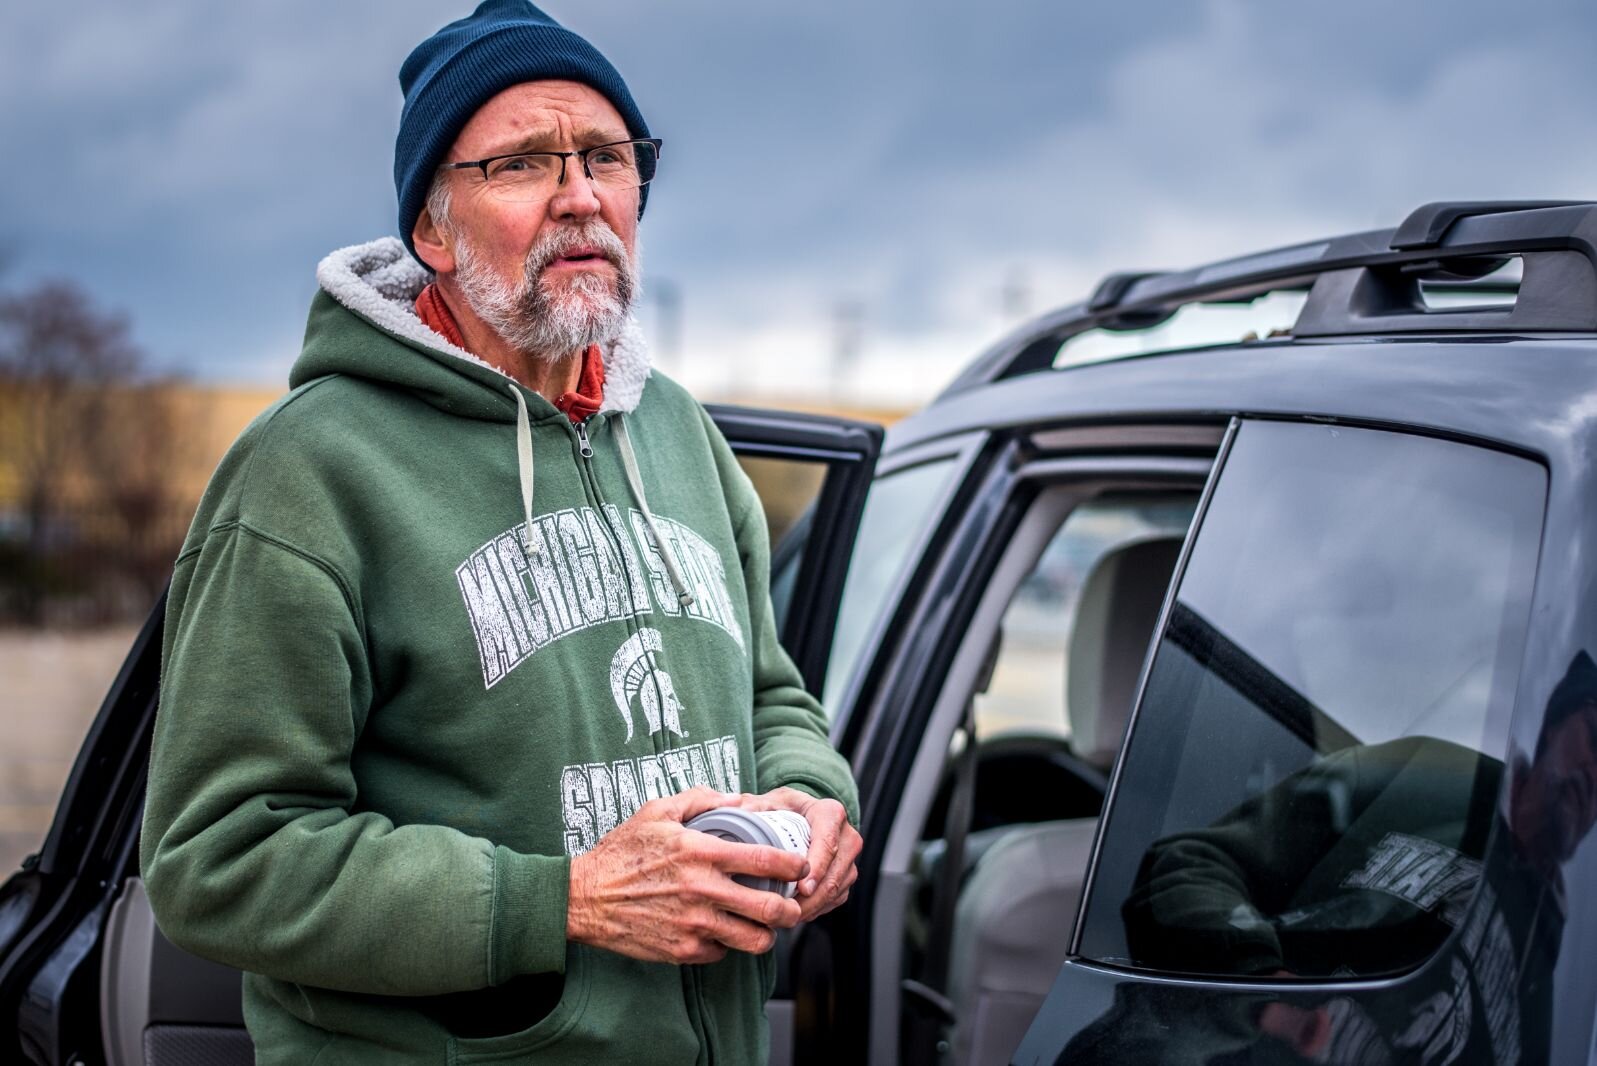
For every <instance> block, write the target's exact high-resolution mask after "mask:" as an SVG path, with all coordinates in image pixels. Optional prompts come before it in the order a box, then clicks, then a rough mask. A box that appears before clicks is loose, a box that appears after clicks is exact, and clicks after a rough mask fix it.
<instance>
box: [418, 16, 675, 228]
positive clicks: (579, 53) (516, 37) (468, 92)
mask: <svg viewBox="0 0 1597 1066" xmlns="http://www.w3.org/2000/svg"><path fill="white" fill-rule="evenodd" d="M550 78H561V79H566V80H569V81H578V82H582V83H583V84H584V85H588V86H591V87H593V88H594V89H596V90H598V91H599V92H600V93H603V94H604V96H605V97H606V98H607V99H609V101H610V103H612V104H614V105H615V109H616V110H617V111H619V112H621V117H622V119H623V120H625V122H626V124H627V132H628V133H629V134H630V135H631V136H633V137H647V136H648V135H649V127H648V125H647V124H646V123H645V122H644V121H643V115H642V114H640V113H639V111H638V105H637V104H635V103H633V102H632V94H631V93H629V92H628V91H627V84H626V82H624V81H622V80H621V75H620V74H619V73H617V72H616V69H615V67H612V66H611V65H610V61H609V60H607V59H605V57H604V56H602V55H600V54H599V50H598V49H596V48H594V47H593V45H591V44H589V43H588V42H587V41H585V40H583V39H582V38H581V37H579V36H577V35H576V34H575V33H572V32H571V31H570V30H568V29H566V28H565V27H564V26H562V25H560V24H559V23H558V22H556V21H555V20H554V19H552V18H550V17H549V16H548V15H546V14H544V13H543V12H542V11H539V10H538V9H537V8H536V7H534V6H533V5H532V4H530V3H528V2H527V0H483V2H482V3H481V4H479V5H478V6H477V10H476V11H473V12H472V13H471V14H470V15H469V16H467V17H466V18H463V19H460V20H458V21H456V22H451V23H450V24H449V25H447V26H445V27H444V28H443V29H441V30H439V31H438V32H437V33H435V34H433V35H432V36H431V37H429V38H427V39H426V40H425V41H423V42H421V44H419V45H417V46H416V50H415V51H414V52H411V53H410V57H409V58H407V59H406V60H405V65H404V66H402V67H400V68H399V87H400V88H401V89H402V90H403V91H404V93H405V109H404V111H403V112H402V113H401V114H400V116H399V136H398V137H397V138H395V140H394V190H395V191H396V192H397V193H398V194H399V239H400V240H402V241H404V242H405V247H406V248H409V249H410V254H411V255H415V254H416V248H415V246H414V245H413V244H411V241H410V233H411V230H413V229H415V228H416V219H417V218H418V217H419V216H420V215H421V211H422V208H423V207H424V206H425V205H426V202H427V191H428V190H429V189H430V188H431V187H432V180H433V173H434V172H435V171H436V170H437V169H438V164H439V163H441V162H443V159H444V156H445V155H446V154H447V153H448V151H449V149H450V146H451V145H453V144H454V143H455V138H456V137H457V136H459V134H460V130H461V128H462V127H463V126H465V125H466V123H467V122H468V121H469V120H470V119H471V116H472V115H474V114H476V113H477V109H478V108H480V107H481V106H482V105H483V104H485V103H487V102H488V101H489V100H490V99H492V98H493V97H494V96H496V95H497V94H498V93H500V92H502V91H503V90H505V89H508V88H510V86H512V85H519V84H521V83H522V82H524V81H540V80H543V79H550ZM648 196H649V187H648V186H647V185H645V186H644V187H643V188H642V189H641V190H640V198H639V201H638V216H639V217H640V218H641V217H642V216H643V205H644V203H645V202H647V200H648Z"/></svg>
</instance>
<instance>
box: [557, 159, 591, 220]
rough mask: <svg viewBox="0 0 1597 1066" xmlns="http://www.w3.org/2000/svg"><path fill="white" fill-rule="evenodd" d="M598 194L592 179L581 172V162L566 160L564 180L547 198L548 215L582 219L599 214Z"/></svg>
mask: <svg viewBox="0 0 1597 1066" xmlns="http://www.w3.org/2000/svg"><path fill="white" fill-rule="evenodd" d="M599 206H600V205H599V192H598V189H596V188H595V187H594V183H593V179H592V178H590V177H588V175H587V174H585V173H584V172H583V169H582V161H581V160H579V159H568V160H566V170H565V175H564V180H562V181H561V183H560V184H559V185H557V186H556V187H555V192H554V195H553V196H551V197H550V198H549V213H550V214H551V215H552V216H553V217H555V218H562V219H576V220H578V221H581V220H583V219H587V218H591V217H593V216H594V215H597V214H598V213H599Z"/></svg>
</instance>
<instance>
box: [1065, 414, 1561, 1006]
mask: <svg viewBox="0 0 1597 1066" xmlns="http://www.w3.org/2000/svg"><path fill="white" fill-rule="evenodd" d="M1545 495H1546V475H1545V472H1544V470H1543V468H1542V467H1540V466H1539V465H1537V464H1535V463H1533V462H1530V461H1528V460H1525V459H1520V458H1516V457H1513V456H1509V455H1505V454H1502V453H1498V452H1494V451H1489V450H1486V449H1481V448H1475V447H1469V446H1465V445H1461V444H1456V443H1451V442H1446V441H1440V440H1434V439H1430V438H1423V437H1418V436H1410V435H1404V434H1399V433H1390V432H1382V431H1375V430H1364V429H1350V428H1345V427H1330V426H1319V425H1316V426H1310V425H1300V424H1287V423H1268V422H1261V423H1249V424H1247V425H1245V426H1243V427H1242V429H1241V430H1240V431H1239V433H1238V434H1237V437H1236V440H1235V444H1234V446H1233V448H1232V450H1231V453H1230V455H1229V457H1228V458H1227V460H1226V465H1225V469H1224V471H1223V472H1222V474H1221V476H1220V479H1219V481H1218V483H1217V486H1216V489H1215V492H1214V496H1213V499H1212V502H1211V505H1210V507H1209V508H1208V511H1207V513H1206V515H1205V517H1204V519H1203V522H1202V526H1201V528H1200V530H1199V533H1198V536H1197V539H1196V541H1195V542H1194V546H1193V550H1192V555H1191V560H1190V562H1189V564H1188V566H1187V569H1186V572H1185V574H1184V575H1183V577H1182V579H1181V584H1180V586H1179V588H1178V591H1177V598H1176V600H1175V603H1174V605H1173V607H1172V611H1171V614H1170V617H1169V619H1168V623H1167V625H1166V628H1165V630H1164V632H1163V634H1162V635H1161V639H1160V643H1159V645H1158V649H1157V653H1156V656H1155V659H1154V663H1153V666H1152V669H1151V671H1150V674H1149V679H1148V682H1147V688H1146V692H1145V694H1144V696H1143V699H1142V703H1141V706H1140V707H1139V709H1138V711H1137V718H1136V720H1135V724H1134V727H1133V732H1132V736H1131V738H1130V741H1129V745H1128V748H1127V754H1126V758H1125V762H1124V765H1123V767H1122V770H1121V780H1120V782H1119V784H1118V785H1117V790H1116V793H1115V798H1114V800H1113V804H1114V805H1113V809H1112V810H1111V811H1110V813H1109V815H1108V818H1109V821H1108V828H1107V830H1106V833H1105V838H1104V844H1103V849H1102V853H1101V855H1100V858H1099V866H1098V871H1097V874H1096V877H1095V882H1094V886H1093V889H1092V895H1091V898H1090V900H1089V903H1088V910H1087V917H1086V921H1085V924H1084V926H1083V936H1082V943H1081V950H1082V953H1083V954H1085V955H1087V956H1089V957H1092V958H1096V959H1100V960H1103V961H1108V962H1114V963H1120V964H1130V965H1133V966H1139V967H1147V968H1152V969H1158V970H1164V971H1174V972H1183V973H1197V974H1227V975H1247V976H1255V977H1258V976H1268V975H1272V974H1293V975H1303V976H1322V977H1323V976H1333V975H1335V976H1364V975H1374V974H1385V973H1393V972H1398V971H1401V970H1404V969H1407V968H1410V967H1412V966H1415V965H1417V964H1418V963H1420V962H1422V961H1423V960H1424V959H1425V958H1427V957H1428V956H1429V955H1430V954H1431V953H1432V952H1433V951H1435V950H1436V948H1437V947H1438V946H1439V945H1440V944H1441V943H1442V942H1443V941H1444V940H1445V939H1446V938H1447V936H1448V934H1449V933H1450V932H1451V931H1452V929H1453V928H1454V927H1455V926H1456V925H1457V924H1458V922H1459V920H1460V917H1461V915H1462V914H1463V913H1464V910H1465V908H1466V907H1467V906H1468V903H1469V901H1470V899H1471V898H1472V895H1473V892H1474V891H1475V889H1476V887H1477V883H1478V882H1479V880H1480V877H1481V871H1482V864H1483V860H1484V857H1485V853H1486V848H1487V843H1488V840H1489V839H1495V838H1496V836H1498V835H1499V834H1493V832H1492V828H1493V822H1494V812H1495V809H1496V797H1497V794H1498V789H1499V785H1500V783H1501V780H1502V777H1503V761H1502V760H1503V758H1504V749H1505V746H1506V729H1507V722H1508V717H1509V712H1510V709H1511V704H1512V701H1513V693H1514V688H1515V684H1516V680H1517V676H1518V670H1519V658H1520V655H1521V652H1522V650H1523V644H1524V634H1525V627H1526V620H1527V615H1528V611H1529V600H1530V591H1531V586H1532V581H1533V578H1534V574H1535V563H1536V550H1537V543H1538V540H1539V536H1540V529H1541V516H1542V508H1543V501H1544V498H1545Z"/></svg>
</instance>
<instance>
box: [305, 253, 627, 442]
mask: <svg viewBox="0 0 1597 1066" xmlns="http://www.w3.org/2000/svg"><path fill="white" fill-rule="evenodd" d="M431 280H432V276H431V275H430V274H429V273H428V272H427V270H426V269H425V268H423V267H422V266H421V265H420V264H419V263H417V262H416V260H415V259H413V258H411V255H410V253H409V252H407V251H406V250H405V246H404V245H403V244H401V243H400V241H399V239H398V238H397V237H381V238H379V239H377V240H375V241H369V242H367V243H366V244H353V245H350V246H349V247H347V248H340V249H338V250H337V251H336V252H333V253H331V254H330V255H328V256H327V258H325V259H323V260H322V261H321V263H320V264H319V265H318V266H317V267H316V281H317V283H318V284H319V285H320V286H321V291H320V292H319V293H317V296H316V300H315V301H314V302H313V303H312V305H311V316H310V322H309V324H308V325H307V326H306V330H305V347H304V349H303V350H302V351H301V353H300V357H299V359H298V361H296V362H295V364H294V368H293V370H291V371H290V372H289V385H290V386H291V387H293V388H298V387H299V386H300V385H302V384H304V383H305V382H307V381H311V380H314V379H316V378H319V377H324V376H326V375H328V374H350V375H353V376H355V377H361V378H367V379H370V380H373V381H380V382H384V383H386V384H390V385H395V386H398V387H400V388H403V389H407V390H409V391H412V392H416V393H418V394H420V395H421V396H423V397H424V398H426V399H427V401H428V402H429V403H431V404H432V405H433V406H435V407H439V408H441V409H443V410H446V411H449V412H450V413H452V414H458V415H464V416H466V417H470V418H482V419H487V420H489V421H495V422H508V421H511V420H513V419H514V418H515V417H516V405H515V403H514V401H513V400H512V399H511V391H510V389H509V388H507V385H508V384H509V383H510V382H511V381H512V380H513V379H512V378H510V377H509V376H508V375H507V374H504V373H503V372H501V371H500V370H498V369H497V368H495V367H493V366H490V365H489V364H488V363H486V362H484V361H483V360H481V359H479V358H478V357H477V356H475V355H473V354H472V353H470V352H468V351H466V350H465V349H464V348H461V347H459V346H457V345H454V344H451V343H449V341H447V340H445V339H444V338H443V337H442V336H440V335H439V334H437V333H435V332H433V331H432V330H431V329H429V328H428V327H427V326H426V325H425V324H423V322H422V321H421V319H420V318H418V317H417V315H416V306H415V305H416V297H418V296H419V295H421V290H422V289H423V288H425V287H426V285H427V283H428V282H429V281H431ZM339 308H342V309H343V310H347V311H349V312H352V313H353V314H355V315H356V316H357V317H359V318H360V319H362V320H363V321H365V322H366V323H367V324H368V325H370V326H372V327H374V328H376V329H378V330H381V331H382V332H383V333H386V334H387V335H388V336H390V337H392V338H394V339H395V340H397V341H399V342H400V343H402V344H404V345H406V346H407V347H409V348H410V349H412V350H413V351H415V352H416V353H417V354H418V356H420V358H418V359H413V360H402V359H394V358H392V355H393V354H395V353H393V352H391V351H389V350H386V349H376V348H373V346H371V345H366V344H349V343H347V341H348V337H347V335H346V334H345V332H344V330H343V328H341V327H342V326H343V325H344V324H346V323H347V318H346V317H345V316H344V315H343V314H342V313H341V312H340V311H339ZM604 369H605V393H604V405H603V406H602V407H601V408H600V409H599V410H600V413H601V414H609V413H615V412H620V413H623V414H625V413H628V412H631V411H633V410H635V409H636V408H637V406H638V402H639V401H640V400H641V399H642V398H643V387H644V385H645V384H646V383H647V382H648V379H649V371H650V362H649V350H648V345H647V344H646V343H645V341H644V338H643V330H642V329H641V328H640V327H639V326H638V323H637V321H636V320H635V319H630V318H629V319H628V321H627V325H626V329H625V330H624V331H623V332H622V334H621V337H620V338H619V339H618V340H616V341H615V342H614V343H613V344H611V345H610V346H609V347H608V348H607V349H606V350H605V353H604ZM521 391H526V390H521ZM527 396H528V397H529V403H530V405H531V408H532V410H533V411H534V415H533V417H534V418H538V417H540V416H541V415H544V414H547V413H548V412H544V411H542V410H540V408H539V403H540V402H542V403H543V404H544V406H547V407H548V408H549V411H551V412H552V411H553V410H554V406H553V405H552V404H548V403H547V401H542V398H541V397H536V394H535V393H531V392H528V393H527Z"/></svg>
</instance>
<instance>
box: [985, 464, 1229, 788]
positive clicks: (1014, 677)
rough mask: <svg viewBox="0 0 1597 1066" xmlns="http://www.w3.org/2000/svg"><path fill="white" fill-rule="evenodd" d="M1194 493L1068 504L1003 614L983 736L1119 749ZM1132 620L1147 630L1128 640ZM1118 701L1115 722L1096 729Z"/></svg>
mask: <svg viewBox="0 0 1597 1066" xmlns="http://www.w3.org/2000/svg"><path fill="white" fill-rule="evenodd" d="M1197 499H1198V497H1197V493H1195V492H1189V493H1181V494H1149V493H1110V494H1106V495H1103V496H1099V497H1096V498H1094V499H1091V500H1088V501H1087V502H1085V503H1083V504H1081V505H1080V506H1078V507H1076V508H1074V509H1073V510H1072V511H1071V512H1070V514H1069V515H1068V516H1067V517H1066V519H1065V521H1064V523H1063V524H1062V525H1061V526H1060V527H1059V530H1058V532H1057V533H1055V534H1054V536H1053V539H1052V540H1050V541H1049V543H1048V546H1047V547H1046V548H1045V549H1043V553H1042V555H1041V556H1040V557H1039V558H1038V560H1037V564H1036V566H1035V567H1033V569H1032V571H1031V573H1030V574H1029V575H1027V577H1026V579H1025V580H1024V581H1023V582H1021V584H1020V587H1019V588H1018V589H1016V591H1015V596H1014V598H1013V599H1012V600H1011V601H1010V603H1009V607H1008V608H1007V610H1006V611H1005V613H1004V620H1003V623H1002V628H1001V630H1000V637H999V646H998V655H997V657H996V660H995V663H994V667H993V672H992V678H991V680H990V681H989V682H988V684H987V688H986V691H984V692H982V693H980V694H978V695H977V697H976V732H977V735H978V736H979V737H981V738H982V739H984V740H985V739H989V738H992V737H998V736H1003V735H1005V734H1009V733H1029V734H1047V735H1054V736H1058V737H1061V738H1066V739H1068V738H1071V737H1072V736H1073V735H1074V734H1077V733H1080V734H1081V736H1080V737H1078V738H1077V739H1078V740H1079V741H1080V742H1081V744H1082V745H1083V749H1082V750H1085V749H1092V751H1093V752H1094V753H1097V752H1098V750H1099V749H1101V748H1107V749H1109V750H1108V751H1107V753H1106V755H1107V757H1106V758H1104V759H1103V760H1102V762H1103V764H1104V765H1107V764H1108V762H1109V761H1111V760H1112V759H1113V754H1114V751H1113V749H1114V748H1118V746H1119V742H1120V732H1121V729H1120V727H1121V726H1123V725H1124V723H1125V719H1126V715H1127V713H1129V711H1130V709H1131V701H1132V699H1133V697H1134V696H1135V692H1134V691H1132V688H1133V686H1134V684H1135V680H1136V675H1137V673H1138V672H1139V671H1140V670H1141V667H1142V660H1143V657H1144V656H1145V654H1146V652H1147V648H1148V643H1149V641H1150V640H1151V638H1152V635H1153V628H1154V624H1155V622H1156V621H1157V619H1158V613H1159V607H1160V604H1161V603H1162V601H1163V599H1164V595H1165V590H1166V589H1167V588H1168V587H1169V583H1170V576H1171V573H1172V572H1173V571H1174V569H1175V560H1176V556H1177V555H1178V554H1179V552H1180V548H1181V541H1182V539H1183V538H1184V537H1185V536H1186V532H1187V526H1188V524H1189V523H1190V522H1191V521H1192V512H1193V510H1194V509H1195V508H1196V507H1197ZM1133 616H1137V617H1139V618H1141V620H1142V623H1143V624H1141V625H1140V626H1137V625H1133V624H1131V623H1132V622H1133V621H1134V619H1133ZM1134 629H1135V630H1139V631H1140V637H1132V636H1129V635H1128V636H1127V638H1126V639H1124V640H1122V639H1120V637H1121V633H1122V632H1123V631H1124V632H1126V633H1127V634H1129V633H1130V631H1131V630H1134ZM1114 703H1118V704H1119V707H1118V711H1119V713H1118V714H1114V715H1113V717H1114V718H1115V719H1116V721H1115V723H1114V724H1113V725H1111V726H1109V727H1108V728H1099V726H1100V724H1101V722H1102V718H1104V717H1108V716H1110V715H1111V714H1112V712H1109V711H1107V710H1105V711H1104V713H1103V714H1100V709H1101V708H1104V707H1105V705H1107V704H1114ZM1107 734H1113V735H1112V736H1109V735H1107Z"/></svg>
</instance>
